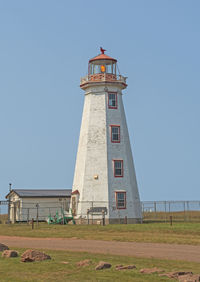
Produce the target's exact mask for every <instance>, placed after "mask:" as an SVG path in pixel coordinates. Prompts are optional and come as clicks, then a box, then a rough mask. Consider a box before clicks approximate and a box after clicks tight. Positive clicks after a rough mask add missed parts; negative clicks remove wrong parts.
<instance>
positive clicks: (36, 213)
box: [0, 201, 200, 223]
mask: <svg viewBox="0 0 200 282" xmlns="http://www.w3.org/2000/svg"><path fill="white" fill-rule="evenodd" d="M80 203H81V204H82V206H84V208H83V209H82V211H81V213H80V212H79V209H78V208H77V209H76V211H74V210H73V207H72V210H73V213H74V216H75V217H76V218H80V219H84V220H85V221H87V222H93V220H96V221H97V220H101V219H102V215H103V214H104V215H105V217H106V216H107V214H108V213H109V212H110V211H112V213H113V212H114V214H115V217H116V218H117V219H118V221H117V223H124V222H126V219H127V218H129V217H130V211H131V210H132V211H133V214H137V211H138V210H139V211H141V212H142V218H143V222H168V221H170V218H171V217H172V218H173V221H177V222H200V201H143V202H128V201H127V203H126V209H123V210H120V209H117V207H116V203H115V202H114V201H113V202H109V203H108V202H106V201H101V202H100V201H98V202H97V201H84V202H78V203H77V204H80ZM2 204H3V203H2ZM4 204H6V203H4ZM77 207H78V206H77ZM0 208H1V207H0ZM128 210H129V212H128ZM63 211H64V213H65V214H67V213H69V212H70V205H69V202H68V203H65V204H64V203H60V204H58V203H55V202H49V203H48V205H47V204H45V205H44V204H43V203H38V204H37V203H35V202H34V203H27V204H26V205H23V206H20V205H14V204H13V203H11V206H10V217H11V218H10V219H11V221H12V222H13V221H14V222H26V221H27V222H29V221H30V220H32V218H33V219H34V220H36V221H46V220H47V218H48V217H49V216H51V217H53V216H55V215H56V213H59V214H62V213H63ZM0 213H1V214H2V212H0ZM3 214H5V212H4V213H3ZM4 217H5V216H4ZM88 220H89V221H88Z"/></svg>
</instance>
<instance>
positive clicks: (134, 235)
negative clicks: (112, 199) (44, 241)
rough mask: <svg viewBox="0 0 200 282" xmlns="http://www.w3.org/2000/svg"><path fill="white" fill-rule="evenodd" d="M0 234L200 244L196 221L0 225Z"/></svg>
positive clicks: (199, 231)
mask: <svg viewBox="0 0 200 282" xmlns="http://www.w3.org/2000/svg"><path fill="white" fill-rule="evenodd" d="M0 235H6V236H24V237H41V238H48V237H49V238H53V237H55V238H78V239H92V240H106V241H113V240H114V241H124V242H154V243H170V244H175V243H176V244H190V245H200V223H174V224H173V225H172V226H170V224H169V223H146V224H128V225H125V224H116V225H107V226H99V225H64V226H63V225H48V224H46V223H39V226H37V225H36V224H35V229H34V230H32V229H31V225H27V224H11V225H4V224H1V225H0Z"/></svg>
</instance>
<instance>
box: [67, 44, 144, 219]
mask: <svg viewBox="0 0 200 282" xmlns="http://www.w3.org/2000/svg"><path fill="white" fill-rule="evenodd" d="M104 52H105V50H104V49H102V48H101V54H100V55H98V56H96V57H94V58H92V59H90V61H89V65H88V75H87V76H86V77H84V78H81V84H80V87H81V89H83V90H84V91H85V102H84V109H83V116H82V124H81V130H80V138H79V145H78V152H77V159H76V166H75V172H74V182H73V187H72V198H71V206H72V211H73V214H74V216H75V218H76V219H77V220H78V219H80V222H83V221H86V220H88V219H91V218H92V220H94V221H95V220H98V219H100V218H101V217H102V213H103V215H105V222H106V223H122V222H124V221H126V222H127V223H137V222H141V219H142V214H141V206H140V198H139V193H138V187H137V181H136V175H135V169H134V164H133V157H132V152H131V146H130V141H129V134H128V129H127V124H126V117H125V112H124V106H123V101H122V90H123V89H125V88H126V87H127V84H126V78H125V77H123V76H122V75H118V74H117V71H116V64H117V60H116V59H113V58H111V57H109V56H107V55H106V54H104ZM102 211H103V212H102Z"/></svg>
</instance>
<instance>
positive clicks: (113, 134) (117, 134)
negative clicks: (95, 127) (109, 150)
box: [110, 124, 120, 143]
mask: <svg viewBox="0 0 200 282" xmlns="http://www.w3.org/2000/svg"><path fill="white" fill-rule="evenodd" d="M115 129H117V131H116V130H115ZM114 131H115V132H114ZM110 139H111V142H112V143H120V125H115V124H111V125H110Z"/></svg>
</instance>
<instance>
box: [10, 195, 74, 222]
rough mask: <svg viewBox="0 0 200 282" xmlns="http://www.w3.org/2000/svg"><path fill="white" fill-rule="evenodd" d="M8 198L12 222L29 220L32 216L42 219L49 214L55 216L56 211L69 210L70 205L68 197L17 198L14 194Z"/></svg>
mask: <svg viewBox="0 0 200 282" xmlns="http://www.w3.org/2000/svg"><path fill="white" fill-rule="evenodd" d="M10 200H11V201H12V203H11V207H10V220H11V222H12V223H14V222H15V221H29V220H31V219H32V218H33V219H34V220H37V219H38V220H42V221H43V220H46V219H47V218H48V216H49V215H51V216H55V214H56V212H57V211H58V213H59V214H61V209H63V210H64V212H65V213H67V212H69V206H70V198H57V197H54V198H44V197H41V198H19V197H18V196H17V195H15V196H12V197H11V199H10ZM18 203H19V204H18ZM37 205H38V207H37Z"/></svg>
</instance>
